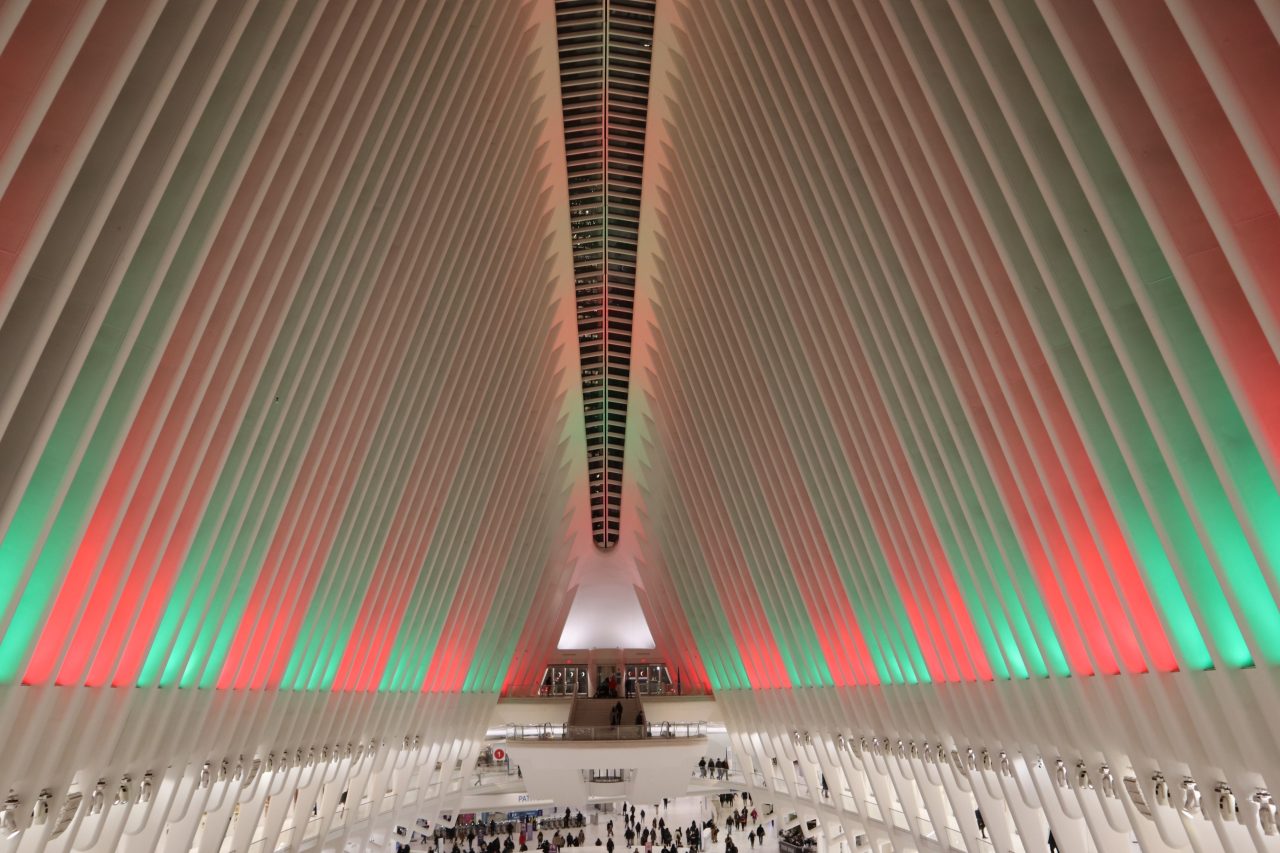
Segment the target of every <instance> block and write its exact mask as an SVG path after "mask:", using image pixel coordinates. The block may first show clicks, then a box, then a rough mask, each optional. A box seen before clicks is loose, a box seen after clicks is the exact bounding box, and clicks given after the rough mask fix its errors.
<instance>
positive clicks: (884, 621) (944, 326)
mask: <svg viewBox="0 0 1280 853" xmlns="http://www.w3.org/2000/svg"><path fill="white" fill-rule="evenodd" d="M671 6H672V7H673V8H672V9H671V10H670V13H671V15H672V19H673V23H672V27H671V30H670V32H671V41H670V42H669V43H668V42H664V41H663V39H662V36H663V34H664V31H662V30H661V29H660V32H659V36H658V39H659V54H658V56H657V58H656V59H655V69H654V75H655V81H656V82H655V94H654V103H655V112H654V115H653V116H652V118H651V123H652V124H653V125H654V126H655V127H659V126H660V127H662V128H663V136H662V143H661V145H660V146H659V147H656V148H654V147H652V146H651V151H650V153H649V156H648V158H647V159H648V162H647V164H646V167H647V170H648V171H649V172H652V174H653V183H652V186H651V187H646V200H647V201H651V202H652V210H653V213H654V220H653V232H654V233H653V239H652V243H651V245H652V252H651V254H644V255H642V261H641V265H642V268H644V267H645V265H646V264H648V265H649V266H648V270H650V271H651V274H650V277H648V278H647V279H646V277H644V276H642V282H641V290H642V291H644V290H645V289H646V285H648V284H650V283H651V297H652V300H653V302H654V307H653V309H652V310H653V319H652V322H651V325H650V328H648V329H646V330H644V331H643V332H642V333H638V336H639V335H640V334H644V335H645V336H646V337H647V338H649V339H651V343H650V345H649V347H648V353H647V355H646V356H645V358H646V359H647V366H646V368H645V369H644V370H643V371H642V375H643V376H644V383H643V388H642V393H643V395H644V397H645V399H646V402H647V403H648V405H649V407H650V411H649V414H648V417H647V421H646V423H645V424H644V426H643V427H642V431H643V432H644V434H645V435H646V437H647V442H646V443H647V444H648V445H651V447H652V450H651V451H650V452H649V453H648V457H647V459H646V464H645V466H644V468H643V470H642V471H641V472H640V474H639V475H638V476H639V477H640V479H641V486H642V488H643V490H644V500H645V504H646V510H647V525H646V530H645V543H646V550H645V560H646V564H647V565H649V566H651V567H654V568H653V571H654V573H655V574H661V573H662V572H663V571H665V573H666V574H667V575H669V577H670V579H671V581H672V583H673V591H674V595H675V596H676V597H677V598H678V600H679V601H680V602H681V603H682V604H683V605H684V609H685V610H686V612H687V613H688V623H689V625H690V626H691V628H692V630H693V633H694V635H695V636H696V638H697V645H698V647H699V650H700V652H701V656H702V659H703V661H704V662H705V664H706V667H707V671H708V674H709V675H710V677H711V681H712V683H713V684H714V685H715V686H717V687H720V688H728V687H748V686H750V687H755V688H761V687H774V686H783V687H785V686H820V685H831V684H834V685H865V684H873V683H882V684H883V683H919V682H939V681H956V680H986V679H992V678H996V679H1023V678H1042V677H1045V676H1052V677H1055V678H1065V677H1068V676H1072V677H1083V676H1090V675H1101V674H1108V673H1140V672H1147V671H1169V670H1174V669H1180V670H1201V669H1206V668H1219V669H1221V668H1238V667H1251V666H1258V665H1264V664H1274V663H1276V662H1277V661H1278V660H1280V608H1278V607H1277V601H1278V596H1277V592H1278V591H1280V574H1278V569H1280V525H1278V524H1277V523H1276V520H1277V519H1280V492H1278V490H1277V484H1280V464H1278V462H1280V454H1278V453H1277V450H1278V449H1280V408H1277V405H1276V403H1277V400H1280V396H1277V391H1276V389H1278V388H1280V365H1278V364H1277V352H1280V334H1277V330H1280V256H1278V255H1277V252H1276V249H1277V247H1280V221H1278V220H1277V215H1276V209H1277V208H1276V204H1277V201H1280V169H1278V166H1280V125H1278V124H1277V116H1280V110H1277V106H1280V104H1278V103H1277V101H1276V97H1275V93H1276V92H1277V91H1280V89H1277V82H1278V81H1280V73H1277V72H1278V71H1280V48H1278V47H1277V43H1276V39H1275V35H1276V29H1275V26H1274V25H1275V23H1276V20H1277V16H1276V15H1275V14H1274V13H1275V8H1276V7H1275V5H1274V4H1273V3H1268V2H1263V3H1261V4H1258V5H1255V4H1253V3H1251V2H1230V3H1221V4H1218V3H1214V4H1206V3H1195V2H1171V3H1169V4H1167V5H1166V4H1164V3H1161V2H1155V0H1098V2H1096V3H1095V2H1085V3H1081V2H1077V0H1042V2H1039V3H1030V2H1023V0H993V2H978V3H975V2H960V0H956V2H915V3H912V2H897V0H894V1H893V2H888V0H885V2H874V0H858V2H831V3H795V4H778V3H701V2H682V0H671ZM1268 14H1269V15H1270V18H1269V19H1268V18H1267V17H1266V15H1268ZM1269 23H1270V26H1269ZM667 49H669V50H670V54H669V55H666V54H665V53H664V52H663V51H665V50H667ZM659 105H660V106H659ZM643 243H644V239H643V238H642V244H643Z"/></svg>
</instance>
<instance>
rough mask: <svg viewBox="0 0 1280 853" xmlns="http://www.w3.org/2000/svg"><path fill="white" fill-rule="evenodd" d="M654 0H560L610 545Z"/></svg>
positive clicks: (585, 388)
mask: <svg viewBox="0 0 1280 853" xmlns="http://www.w3.org/2000/svg"><path fill="white" fill-rule="evenodd" d="M654 5H655V2H654V0H556V33H557V40H558V44H559V51H560V93H561V102H562V105H563V108H564V133H565V160H566V166H567V177H568V182H569V224H570V233H571V240H572V244H573V245H572V254H573V268H574V269H573V271H574V291H575V296H576V299H577V308H578V346H579V354H580V358H581V369H582V399H583V419H584V425H585V428H586V439H587V477H588V483H587V486H588V490H589V494H590V500H591V527H592V538H593V540H594V541H595V543H596V545H597V546H598V547H600V548H611V547H613V546H614V545H615V544H617V541H618V526H619V518H620V516H621V506H622V470H623V456H624V454H623V450H624V448H623V445H624V442H625V439H626V420H627V399H628V385H629V381H630V373H631V331H632V329H631V324H632V311H633V306H634V301H635V275H636V241H637V239H638V232H639V224H640V187H641V181H642V175H643V167H644V143H645V130H646V121H647V117H648V99H649V70H650V61H651V57H652V51H653V16H654Z"/></svg>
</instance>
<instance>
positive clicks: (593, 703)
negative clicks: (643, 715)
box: [569, 698, 644, 727]
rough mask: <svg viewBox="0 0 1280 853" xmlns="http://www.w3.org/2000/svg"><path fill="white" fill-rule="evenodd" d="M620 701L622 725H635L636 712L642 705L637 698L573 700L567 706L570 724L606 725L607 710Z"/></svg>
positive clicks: (607, 723) (638, 711)
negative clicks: (568, 706) (570, 704)
mask: <svg viewBox="0 0 1280 853" xmlns="http://www.w3.org/2000/svg"><path fill="white" fill-rule="evenodd" d="M619 702H621V703H622V725H624V726H631V725H635V722H636V714H638V713H640V709H641V708H642V707H644V706H643V705H642V704H641V702H640V700H639V699H583V698H578V699H574V700H573V705H572V706H571V707H570V708H569V725H570V726H591V727H598V726H608V725H610V720H609V710H610V709H611V708H613V706H614V705H616V704H617V703H619Z"/></svg>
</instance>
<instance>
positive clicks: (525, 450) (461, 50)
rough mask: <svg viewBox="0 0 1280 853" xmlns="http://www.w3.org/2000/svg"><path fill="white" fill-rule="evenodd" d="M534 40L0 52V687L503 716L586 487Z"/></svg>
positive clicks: (359, 8) (52, 47) (66, 8)
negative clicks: (261, 698)
mask: <svg viewBox="0 0 1280 853" xmlns="http://www.w3.org/2000/svg"><path fill="white" fill-rule="evenodd" d="M22 5H24V4H18V6H22ZM531 10H532V7H531V6H530V5H528V4H525V5H521V6H513V5H512V4H509V3H505V2H479V3H447V4H422V3H401V2H376V3H365V2H354V0H327V1H326V2H318V3H312V2H306V3H301V2H293V0H281V2H229V3H222V2H216V3H214V2H203V3H164V2H141V3H138V2H131V3H107V4H106V5H105V6H104V4H102V3H36V4H32V5H30V6H29V7H28V8H27V10H26V12H25V13H23V14H21V16H20V18H19V19H18V21H17V25H16V27H15V28H14V29H13V30H12V32H11V33H8V32H6V33H4V34H5V35H8V44H7V45H6V47H5V52H4V54H3V57H4V60H3V62H4V63H7V65H5V68H4V72H3V73H4V81H5V85H6V87H7V88H8V89H9V92H8V94H7V95H6V97H5V98H4V99H3V104H2V105H0V113H2V115H0V128H3V133H2V134H0V143H2V144H3V149H2V156H3V159H2V160H0V162H2V163H3V169H2V170H0V178H2V179H3V183H2V184H0V190H3V197H2V200H0V221H3V223H4V225H3V227H0V241H3V242H2V244H0V258H2V259H3V261H4V264H5V266H4V268H3V271H2V274H0V321H2V323H3V324H2V325H0V431H2V432H3V440H2V442H0V531H3V537H2V538H0V629H2V634H3V637H2V639H0V683H8V682H15V681H18V680H22V681H25V682H26V683H28V684H45V683H49V682H55V681H56V682H57V683H58V684H63V685H90V686H95V685H108V684H110V685H117V686H128V685H135V684H137V685H160V686H170V685H172V686H180V687H196V686H200V687H215V686H216V687H221V688H262V687H279V688H283V689H298V690H432V691H456V690H460V689H461V690H477V691H489V692H493V691H496V690H497V689H498V688H499V687H500V685H501V684H502V682H503V679H504V674H505V671H506V668H507V666H508V664H509V663H510V659H511V652H512V648H513V646H514V643H515V641H516V638H517V637H518V635H519V633H520V629H521V626H522V625H523V620H524V619H525V617H526V615H527V607H526V602H527V600H528V598H529V597H530V596H531V595H532V594H533V591H534V590H535V589H536V588H537V587H538V585H539V583H540V582H542V581H543V580H544V573H545V572H547V571H549V567H554V578H552V579H551V582H552V583H559V582H560V581H559V578H560V574H559V573H560V572H561V571H562V570H563V568H562V567H563V563H564V556H565V555H564V546H565V541H566V530H565V521H564V519H565V517H566V512H565V507H566V506H567V503H568V488H569V487H570V483H569V481H568V468H567V458H566V451H565V448H564V446H563V443H562V437H563V436H564V435H565V430H566V423H565V422H564V421H563V417H564V401H565V394H566V386H567V381H568V379H567V377H566V375H565V373H564V367H565V365H566V364H568V363H570V362H568V361H566V360H565V359H566V353H564V352H563V350H562V348H560V347H558V346H557V338H556V336H555V335H554V334H553V329H554V328H555V319H556V302H557V299H558V297H559V295H560V290H559V287H560V286H561V283H560V282H559V281H557V278H556V272H555V271H554V270H553V260H554V256H555V253H557V252H564V251H566V249H565V247H562V246H556V245H554V240H553V236H554V235H555V233H556V229H555V227H554V225H553V216H554V213H555V212H556V211H555V208H553V206H552V204H551V202H550V196H549V193H550V190H551V188H552V187H553V185H554V181H555V180H557V177H556V175H557V173H556V172H554V171H552V166H553V164H551V163H549V162H547V160H546V157H545V154H546V152H545V139H546V137H547V134H548V133H550V132H555V131H558V128H553V127H552V128H549V126H548V125H549V123H548V122H547V120H546V116H547V115H548V112H547V111H546V110H545V107H546V105H547V99H545V98H542V97H541V94H542V90H540V89H539V87H538V85H537V77H536V75H535V70H536V68H537V61H536V55H535V52H534V51H535V47H534V42H533V30H532V29H531V18H530V15H531ZM569 357H571V353H570V354H569ZM464 579H465V583H464V582H463V581H464Z"/></svg>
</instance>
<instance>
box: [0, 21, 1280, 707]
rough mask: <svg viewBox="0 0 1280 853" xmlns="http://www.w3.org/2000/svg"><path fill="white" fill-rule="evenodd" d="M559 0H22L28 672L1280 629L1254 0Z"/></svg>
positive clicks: (1, 598)
mask: <svg viewBox="0 0 1280 853" xmlns="http://www.w3.org/2000/svg"><path fill="white" fill-rule="evenodd" d="M557 5H559V6H560V8H561V12H562V14H568V13H569V11H572V9H573V8H574V7H575V3H574V2H570V0H564V2H562V3H560V4H556V3H554V2H552V0H536V2H527V3H520V4H516V3H509V2H496V0H495V2H456V3H414V2H409V3H402V2H391V0H387V2H364V0H326V2H314V3H309V2H295V0H261V2H259V1H258V0H230V1H229V2H211V0H203V2H192V3H166V2H163V0H150V2H147V0H141V2H139V0H58V2H40V0H9V1H8V2H6V3H0V46H3V53H0V80H2V81H3V87H4V92H5V94H4V96H3V97H0V634H2V636H0V684H4V685H10V687H9V688H6V691H7V692H6V694H5V695H6V696H9V697H12V695H13V692H12V691H13V690H16V689H17V686H18V685H21V684H25V685H29V686H41V685H49V684H58V685H64V686H81V687H90V688H92V687H98V686H104V685H114V686H118V687H121V688H134V687H138V688H154V687H159V688H179V689H181V688H201V687H203V688H216V689H221V690H229V691H237V690H261V689H279V690H282V691H302V692H309V691H310V692H323V693H354V692H382V693H405V694H407V693H416V692H428V693H454V692H458V691H463V692H476V693H483V694H496V693H498V692H499V691H502V690H504V689H505V690H508V691H513V692H518V691H521V690H526V689H529V688H531V687H532V686H534V685H536V684H537V682H538V679H539V678H540V676H541V670H542V668H543V667H544V666H545V665H546V664H547V663H548V661H549V660H551V659H552V658H553V657H554V656H555V655H556V653H557V652H556V642H557V640H558V638H559V637H560V633H561V628H562V626H563V623H564V620H565V617H566V614H567V613H568V612H569V609H570V606H571V604H572V600H573V596H574V592H575V590H576V589H578V588H580V587H582V586H583V585H585V584H591V583H594V582H599V581H601V579H604V580H607V581H608V582H610V583H621V584H624V585H626V586H629V587H632V588H634V589H635V590H636V592H637V595H638V600H639V603H640V606H641V607H642V609H643V612H644V613H645V615H646V617H647V619H648V622H649V626H650V628H651V630H652V633H653V636H654V639H655V641H656V644H657V649H656V650H655V654H656V655H657V656H658V657H660V658H662V659H663V660H665V661H667V662H669V663H670V664H671V665H672V666H675V667H679V668H680V669H681V671H682V672H683V673H684V679H685V684H686V685H687V686H691V687H701V686H707V687H711V688H714V689H716V690H718V691H723V690H733V689H740V688H757V689H759V688H773V687H822V686H852V687H856V686H867V685H873V684H902V683H909V684H921V683H927V682H953V681H960V682H964V681H968V682H981V681H991V680H997V681H1008V680H1024V679H1045V678H1048V679H1081V678H1090V677H1096V676H1101V675H1108V674H1116V673H1125V674H1130V675H1136V674H1138V673H1144V672H1171V671H1191V670H1205V669H1220V670H1221V669H1226V670H1229V669H1240V668H1251V667H1262V668H1269V667H1270V666H1272V665H1273V664H1275V663H1276V662H1277V660H1278V659H1280V605H1278V603H1277V602H1278V601H1280V596H1278V593H1280V574H1278V572H1277V569H1278V568H1280V524H1277V523H1276V519H1278V518H1280V393H1277V389H1280V361H1278V359H1277V356H1278V354H1280V255H1278V254H1277V252H1278V247H1280V219H1278V217H1277V210H1278V209H1280V109H1278V108H1277V107H1280V104H1278V103H1277V100H1276V92H1278V91H1280V45H1278V43H1277V35H1278V34H1280V10H1278V9H1280V7H1277V5H1276V4H1275V3H1274V2H1271V0H1231V2H1225V3H1216V4H1206V3H1197V2H1192V0H1169V2H1168V3H1164V2H1160V0H1088V2H1081V1H1080V0H1036V2H1029V0H989V2H986V0H984V2H960V1H959V0H953V2H944V0H917V2H897V0H894V2H889V0H850V2H803V3H800V2H797V3H790V4H783V3H764V2H761V3H739V2H727V0H726V2H683V0H658V3H657V14H656V19H654V21H653V24H652V25H653V27H654V29H653V32H652V66H651V68H649V69H646V71H647V72H648V74H649V91H648V96H647V97H648V109H647V128H640V130H639V134H640V135H639V136H636V132H637V131H636V127H635V126H634V119H635V116H634V114H631V115H630V116H627V117H623V118H621V119H619V118H618V115H617V113H616V112H613V113H611V111H610V107H609V105H608V101H607V98H606V99H605V104H604V106H603V107H602V108H601V109H600V110H599V111H598V112H591V111H590V110H588V111H587V114H588V115H598V116H599V117H600V120H601V121H602V122H604V121H608V120H611V117H612V118H613V119H618V121H619V122H620V123H625V121H631V122H632V125H631V126H630V131H629V132H631V133H632V136H631V137H630V140H631V142H635V140H636V139H640V140H642V141H643V147H642V153H643V157H642V158H637V156H636V153H635V145H631V146H630V148H628V147H627V145H626V144H625V142H626V140H623V139H622V138H621V137H619V136H617V135H615V137H614V139H613V140H612V144H613V145H615V146H618V145H621V146H622V148H621V149H620V150H619V151H618V152H615V153H613V154H610V153H609V152H611V151H612V150H613V149H611V148H610V144H611V143H610V141H609V139H608V133H607V132H605V133H602V135H601V138H600V140H598V142H592V141H591V140H590V139H588V140H586V141H585V142H584V141H583V139H582V138H580V137H575V136H573V135H572V134H570V135H569V138H568V141H566V122H568V121H569V119H570V117H571V111H570V110H569V109H567V108H565V106H564V104H565V102H564V101H563V100H562V99H563V98H565V97H568V95H569V94H571V87H570V86H568V85H567V84H566V82H565V79H564V78H563V76H562V75H563V73H564V68H563V66H562V64H561V61H562V59H563V57H562V55H561V49H563V48H564V46H565V44H564V32H563V29H562V31H561V33H560V40H559V41H557V20H556V14H557ZM576 5H581V4H576ZM610 6H618V7H623V6H625V7H627V9H628V11H627V14H640V15H643V14H646V13H645V11H644V8H642V7H646V6H647V4H646V3H642V2H633V0H611V2H610ZM637 9H639V11H637ZM561 23H562V24H563V21H562V22H561ZM606 30H607V28H604V27H602V28H601V29H600V33H601V35H602V37H603V36H604V35H605V34H606ZM633 41H638V42H640V43H643V38H640V39H638V40H637V39H633ZM633 46H634V45H633ZM615 59H616V57H615ZM607 66H608V60H605V61H603V62H601V63H600V64H599V67H600V68H604V67H607ZM633 72H634V68H633V69H631V72H629V73H633ZM601 73H602V72H601ZM588 88H590V87H588ZM602 91H605V92H607V91H612V90H611V89H610V88H609V86H604V87H603V89H602ZM631 94H632V95H634V93H631ZM616 106H617V101H615V103H614V107H615V108H616ZM619 126H621V124H620V125H619ZM637 144H638V143H637ZM593 145H598V146H599V147H600V150H601V151H603V152H604V153H603V154H601V155H600V157H601V161H600V162H599V163H596V164H595V165H594V166H593V167H592V168H594V169H596V170H597V171H599V172H600V174H601V175H603V176H604V177H603V178H600V179H601V180H603V181H604V182H605V183H606V184H607V183H609V181H611V180H613V179H614V178H613V176H611V173H610V172H609V169H610V168H611V167H610V166H609V162H610V157H611V156H612V157H613V158H614V159H613V160H612V162H613V163H614V164H615V165H614V167H613V168H618V169H620V170H621V171H619V172H618V173H617V180H618V183H619V188H618V192H620V193H622V194H623V195H626V196H627V198H628V199H630V201H629V202H628V204H631V203H632V202H634V200H635V198H636V197H639V198H642V201H641V202H635V203H634V204H633V205H632V207H627V208H625V210H623V214H619V215H620V216H622V220H625V222H623V223H622V225H619V226H618V227H616V228H614V229H613V230H612V231H610V228H611V227H612V226H610V225H608V221H609V215H608V213H607V212H606V213H605V215H604V220H606V224H605V225H604V226H603V231H602V232H601V233H600V234H596V233H595V232H594V231H593V230H592V229H594V228H596V221H595V220H594V219H592V217H591V215H590V210H593V209H594V208H590V207H589V205H591V204H595V203H597V202H593V201H591V200H590V199H588V200H587V201H583V200H582V199H583V196H582V195H581V194H580V193H579V194H578V195H575V190H574V185H573V184H571V183H570V180H571V178H572V177H573V176H574V175H575V174H577V173H575V172H574V171H573V169H571V168H570V167H569V166H568V165H567V162H568V161H567V159H566V157H567V156H573V155H575V152H577V153H578V154H581V152H582V151H584V150H585V151H587V152H588V154H590V152H591V151H594V150H595V149H593V148H592V146H593ZM584 146H585V147H584ZM593 156H594V155H593ZM640 159H642V161H643V178H642V181H640V182H639V183H637V182H636V181H631V182H630V183H628V181H627V180H623V178H622V175H623V173H624V172H626V170H627V169H632V168H634V169H638V168H639V165H640V164H639V162H638V161H639V160H640ZM620 162H621V163H622V164H623V165H621V166H618V165H617V164H618V163H620ZM627 174H628V175H630V177H635V175H637V174H638V172H636V171H632V172H628V173H627ZM623 184H626V186H623ZM641 186H642V187H643V192H642V193H641V192H640V188H641ZM636 194H639V195H638V196H637V195H636ZM605 195H606V196H607V193H605ZM599 203H600V204H603V205H604V206H605V208H606V209H607V208H608V204H609V202H608V201H607V200H606V201H602V202H599ZM584 205H587V207H584ZM633 208H634V209H633ZM617 210H622V208H615V211H617ZM584 211H587V212H586V213H584ZM637 216H638V220H637V219H636V217H637ZM622 220H619V222H622ZM623 225H625V228H624V227H622V226H623ZM591 240H598V241H602V242H603V243H604V244H605V245H606V246H608V247H611V248H617V250H618V252H619V253H620V255H619V257H618V259H617V261H616V262H617V264H618V268H617V270H614V267H613V266H612V263H613V261H612V260H610V261H607V262H606V265H605V266H606V269H605V273H604V275H603V283H601V282H600V281H596V280H594V279H590V276H588V275H586V274H585V273H584V270H585V269H586V267H584V266H583V264H584V263H588V264H589V261H583V258H582V253H583V252H584V251H588V250H589V248H590V246H589V245H588V244H589V243H590V241H591ZM615 240H616V241H619V242H618V243H617V245H616V246H615V245H614V243H613V242H611V241H615ZM584 247H585V248H584ZM606 251H607V250H606ZM624 255H625V257H623V256H624ZM611 276H612V279H611ZM619 286H621V287H622V288H623V289H622V290H621V291H619V290H618V289H617V288H618V287H619ZM592 288H598V290H593V289H592ZM601 294H603V296H601ZM593 299H594V300H597V301H596V302H594V303H593V302H592V301H591V300H593ZM584 300H586V302H584ZM600 300H603V307H602V303H601V301H600ZM593 312H595V313H593ZM610 312H612V314H611V313H610ZM624 315H625V316H624ZM597 323H598V324H599V325H598V326H597V325H594V324H597ZM619 323H624V324H625V328H623V327H619V326H618V324H619ZM601 330H603V331H601ZM593 335H596V336H597V337H595V338H593V337H592V336H593ZM600 335H603V344H602V345H601V346H600V347H599V348H600V349H601V351H603V352H604V353H605V355H604V359H605V360H606V361H607V360H608V359H609V358H611V357H612V354H615V353H617V352H620V351H619V350H616V349H615V348H614V347H615V345H617V344H618V341H619V340H620V338H619V335H625V338H626V340H625V344H626V349H627V352H626V360H625V362H624V361H618V362H616V363H614V362H608V363H606V364H604V365H603V366H602V365H601V364H597V363H595V362H590V360H591V359H593V358H597V355H598V353H595V354H593V352H594V351H593V352H588V351H587V349H586V348H588V347H590V346H595V345H599V344H600V341H601V338H600V337H599V336H600ZM589 362H590V363H589ZM619 364H624V365H625V366H624V367H618V366H617V365H619ZM602 371H603V372H602ZM624 379H625V381H622V380H624ZM610 383H612V384H610ZM628 383H629V389H628V388H627V384H628ZM584 403H585V407H584ZM584 412H585V414H584ZM624 446H625V454H624V453H623V450H622V448H623V447H624ZM615 462H616V463H617V464H616V465H615V464H613V463H615ZM597 469H599V470H597ZM597 474H599V475H600V477H601V478H603V479H597V477H596V475H597ZM598 483H607V484H608V487H607V488H605V487H604V486H600V487H597V485H596V484H598ZM614 486H616V488H614ZM602 545H603V546H607V547H606V548H602V547H600V546H602ZM12 701H13V702H19V700H16V699H14V700H12ZM13 707H18V705H13Z"/></svg>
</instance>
